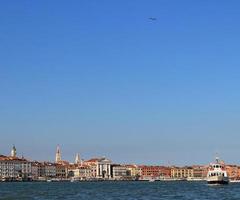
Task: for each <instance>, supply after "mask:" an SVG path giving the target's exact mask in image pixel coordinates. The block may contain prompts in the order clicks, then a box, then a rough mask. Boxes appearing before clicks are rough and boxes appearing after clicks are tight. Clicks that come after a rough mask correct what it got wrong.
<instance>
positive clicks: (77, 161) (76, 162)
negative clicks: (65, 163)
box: [75, 153, 81, 164]
mask: <svg viewBox="0 0 240 200" xmlns="http://www.w3.org/2000/svg"><path fill="white" fill-rule="evenodd" d="M75 164H81V159H80V155H79V153H77V155H76V158H75Z"/></svg>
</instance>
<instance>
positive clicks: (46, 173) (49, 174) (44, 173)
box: [41, 162, 56, 178]
mask: <svg viewBox="0 0 240 200" xmlns="http://www.w3.org/2000/svg"><path fill="white" fill-rule="evenodd" d="M41 177H46V178H55V177H56V164H55V163H51V162H44V163H42V165H41Z"/></svg>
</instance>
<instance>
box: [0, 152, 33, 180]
mask: <svg viewBox="0 0 240 200" xmlns="http://www.w3.org/2000/svg"><path fill="white" fill-rule="evenodd" d="M31 176H32V166H31V162H29V161H28V160H26V159H25V158H18V157H16V156H14V157H13V156H4V155H0V178H1V179H8V180H17V179H18V180H21V179H23V180H28V179H31Z"/></svg>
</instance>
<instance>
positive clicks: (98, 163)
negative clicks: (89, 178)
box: [84, 158, 112, 179]
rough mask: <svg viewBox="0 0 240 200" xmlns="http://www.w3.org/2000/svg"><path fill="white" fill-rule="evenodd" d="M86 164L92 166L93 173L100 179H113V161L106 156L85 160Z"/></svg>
mask: <svg viewBox="0 0 240 200" xmlns="http://www.w3.org/2000/svg"><path fill="white" fill-rule="evenodd" d="M84 164H86V165H89V166H91V168H92V173H95V174H94V175H95V177H96V178H98V179H111V178H112V173H111V165H112V161H111V160H109V159H106V158H93V159H90V160H88V161H84Z"/></svg>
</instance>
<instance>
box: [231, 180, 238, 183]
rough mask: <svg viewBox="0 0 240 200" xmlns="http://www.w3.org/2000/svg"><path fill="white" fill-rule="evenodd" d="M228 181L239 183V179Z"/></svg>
mask: <svg viewBox="0 0 240 200" xmlns="http://www.w3.org/2000/svg"><path fill="white" fill-rule="evenodd" d="M230 183H240V180H230Z"/></svg>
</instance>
